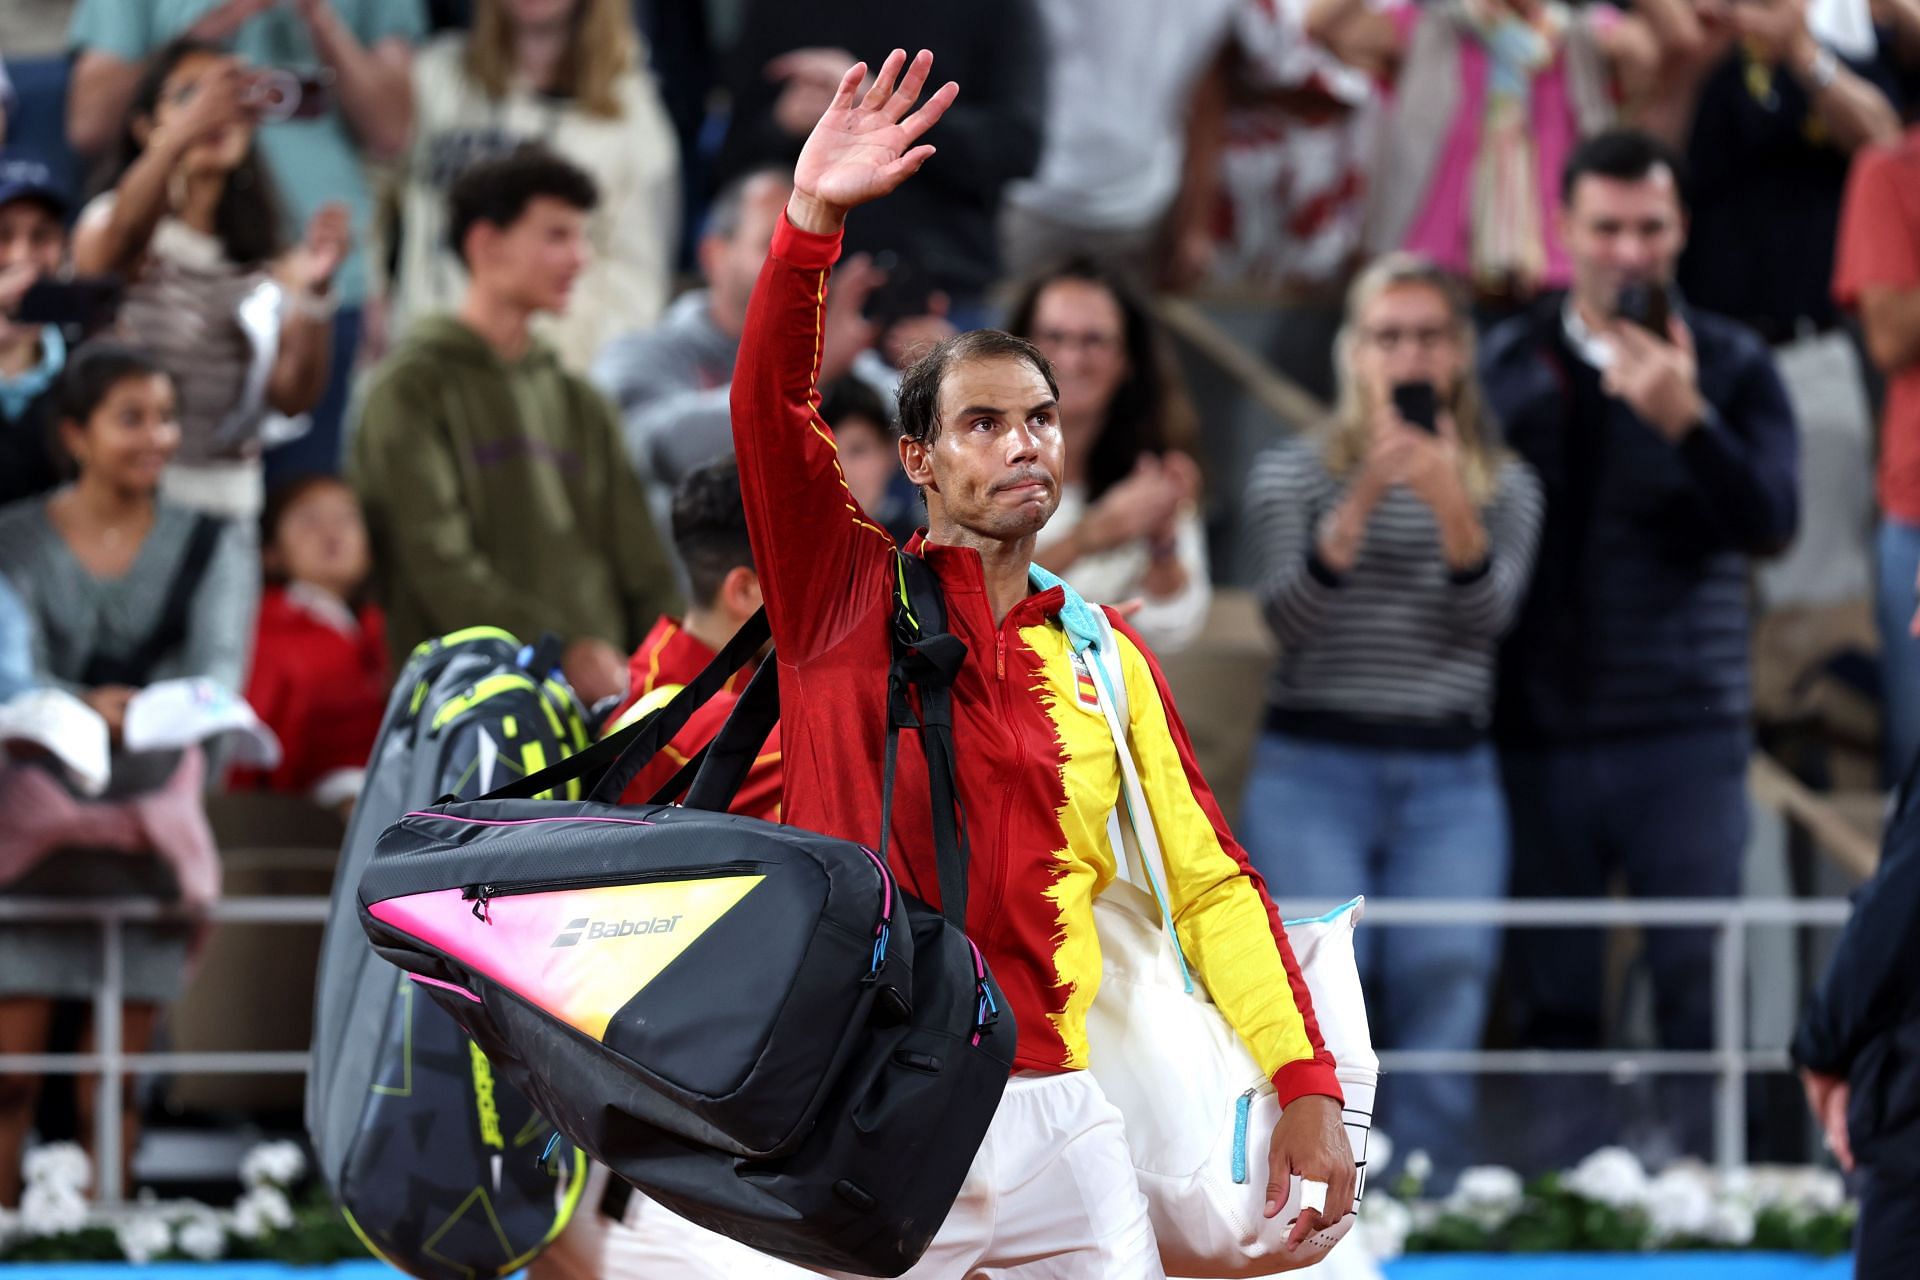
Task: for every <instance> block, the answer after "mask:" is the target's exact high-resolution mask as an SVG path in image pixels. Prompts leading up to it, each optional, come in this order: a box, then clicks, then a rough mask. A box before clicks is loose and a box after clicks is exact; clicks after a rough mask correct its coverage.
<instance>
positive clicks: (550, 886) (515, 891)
mask: <svg viewBox="0 0 1920 1280" xmlns="http://www.w3.org/2000/svg"><path fill="white" fill-rule="evenodd" d="M760 865H762V864H760V863H758V862H720V863H715V864H714V865H713V866H711V867H701V868H700V869H698V870H697V871H685V870H675V871H653V872H635V871H605V872H601V873H599V874H597V875H580V876H568V877H566V878H564V879H561V878H555V879H550V880H514V881H510V882H499V881H486V882H483V883H481V884H468V885H462V886H460V897H461V898H462V899H463V900H464V901H467V902H471V903H473V918H474V919H475V920H479V921H481V922H483V923H485V924H492V923H493V917H492V916H491V915H490V914H489V913H488V910H487V904H488V903H490V902H492V901H493V900H494V899H495V898H516V897H519V896H520V895H522V894H528V893H553V892H555V891H557V890H561V889H594V888H603V887H605V886H607V885H615V884H649V883H651V882H653V881H656V880H712V879H716V878H718V877H720V876H724V875H731V874H736V873H739V872H745V871H752V870H753V869H754V868H756V867H758V866H760Z"/></svg>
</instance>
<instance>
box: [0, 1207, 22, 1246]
mask: <svg viewBox="0 0 1920 1280" xmlns="http://www.w3.org/2000/svg"><path fill="white" fill-rule="evenodd" d="M19 1229H20V1222H19V1215H17V1214H15V1213H14V1211H13V1210H11V1209H9V1208H7V1206H5V1205H3V1204H0V1249H5V1248H6V1247H7V1241H9V1240H11V1239H13V1233H14V1232H15V1231H18V1230H19Z"/></svg>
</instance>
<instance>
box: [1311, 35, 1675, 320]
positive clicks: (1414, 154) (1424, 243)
mask: <svg viewBox="0 0 1920 1280" xmlns="http://www.w3.org/2000/svg"><path fill="white" fill-rule="evenodd" d="M1682 2H1683V0H1651V2H1650V5H1647V6H1642V7H1657V6H1659V5H1662V4H1678V3H1682ZM1306 22H1307V33H1308V34H1309V35H1310V36H1311V37H1312V38H1314V39H1316V40H1318V41H1320V42H1321V43H1323V44H1325V45H1326V46H1327V47H1328V48H1329V49H1331V50H1332V51H1333V52H1334V54H1335V55H1336V56H1338V57H1339V58H1340V59H1341V60H1342V61H1344V62H1347V63H1350V64H1351V65H1353V66H1356V67H1359V68H1361V69H1363V70H1367V71H1371V72H1374V73H1375V74H1377V75H1379V76H1380V77H1381V78H1382V79H1383V80H1384V81H1386V82H1387V83H1388V84H1389V85H1391V86H1392V102H1391V104H1390V106H1389V108H1388V111H1387V118H1386V120H1385V121H1384V123H1383V130H1382V137H1383V138H1384V139H1385V140H1386V145H1385V147H1384V148H1383V149H1382V151H1381V153H1380V156H1379V158H1378V161H1377V162H1376V164H1375V166H1374V170H1373V187H1372V194H1371V209H1370V211H1369V215H1368V220H1369V227H1368V242H1369V246H1370V248H1371V249H1372V250H1373V251H1374V252H1384V251H1386V250H1389V249H1400V248H1404V249H1411V250H1414V251H1416V252H1418V253H1421V254H1424V255H1425V256H1427V257H1429V258H1431V259H1432V260H1433V261H1435V262H1437V263H1439V264H1440V265H1441V266H1442V267H1445V268H1447V269H1448V270H1450V271H1453V272H1455V273H1456V274H1458V275H1460V276H1462V277H1464V278H1465V279H1467V280H1469V281H1470V282H1471V283H1472V285H1473V288H1474V290H1475V293H1476V296H1477V297H1478V298H1479V299H1480V301H1481V303H1482V305H1483V308H1485V310H1486V312H1487V313H1488V314H1491V315H1500V314H1506V313H1509V312H1511V311H1512V310H1514V309H1515V308H1517V307H1520V306H1524V305H1525V304H1526V302H1527V301H1528V299H1530V298H1532V297H1533V296H1534V295H1535V294H1536V293H1537V292H1539V291H1540V290H1542V289H1554V288H1560V287H1563V286H1564V285H1565V284H1566V283H1567V279H1568V272H1569V264H1568V261H1567V249H1566V246H1565V245H1564V244H1563V243H1562V242H1561V238H1560V235H1559V232H1558V229H1557V227H1556V226H1555V222H1554V185H1553V184H1554V179H1555V177H1556V176H1557V175H1558V174H1559V172H1560V169H1561V167H1562V165H1564V164H1565V162H1566V159H1567V156H1568V155H1569V154H1570V153H1571V152H1572V151H1573V149H1574V147H1575V146H1576V145H1577V144H1578V142H1579V140H1580V139H1581V138H1583V137H1586V136H1588V135H1590V134H1593V133H1595V132H1597V131H1599V130H1601V129H1604V128H1606V127H1607V126H1608V125H1609V124H1611V123H1612V122H1613V117H1614V109H1615V100H1614V92H1613V89H1612V86H1613V85H1614V84H1618V85H1619V86H1620V87H1621V89H1622V91H1623V92H1624V93H1625V94H1627V95H1628V96H1631V95H1632V94H1633V93H1634V92H1636V91H1637V90H1638V89H1639V88H1641V87H1642V86H1644V85H1645V84H1647V83H1648V82H1649V81H1650V80H1651V78H1652V75H1653V72H1654V68H1655V65H1656V63H1657V61H1658V52H1659V46H1658V42H1657V41H1656V39H1655V38H1654V34H1653V30H1654V28H1653V27H1652V26H1651V25H1650V24H1649V22H1648V21H1647V19H1645V18H1642V17H1638V16H1635V15H1629V14H1622V13H1621V12H1620V11H1619V10H1617V9H1615V8H1613V7H1612V6H1610V5H1606V4H1593V5H1588V6H1584V7H1581V8H1577V9H1569V8H1567V7H1566V6H1564V5H1561V4H1558V3H1553V2H1552V0H1443V2H1442V3H1438V4H1427V5H1417V4H1413V3H1409V2H1408V0H1391V2H1390V3H1388V4H1387V5H1385V6H1384V7H1381V8H1376V7H1374V6H1372V5H1369V4H1366V3H1363V0H1314V3H1313V4H1312V5H1311V6H1310V8H1309V10H1308V13H1307V20H1306Z"/></svg>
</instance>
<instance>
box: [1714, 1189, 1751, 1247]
mask: <svg viewBox="0 0 1920 1280" xmlns="http://www.w3.org/2000/svg"><path fill="white" fill-rule="evenodd" d="M1701 1234H1702V1235H1704V1236H1705V1237H1706V1238H1707V1239H1709V1240H1711V1241H1713V1242H1714V1243H1715V1244H1724V1245H1728V1246H1730V1247H1732V1248H1735V1249H1744V1248H1746V1247H1747V1246H1748V1245H1750V1244H1752V1243H1753V1208H1752V1206H1751V1205H1748V1204H1745V1203H1743V1202H1741V1201H1739V1200H1736V1199H1733V1198H1731V1197H1727V1198H1723V1199H1722V1200H1721V1201H1720V1203H1718V1204H1716V1205H1714V1206H1713V1212H1712V1213H1711V1214H1709V1215H1708V1216H1707V1229H1706V1230H1705V1231H1703V1232H1702V1233H1701Z"/></svg>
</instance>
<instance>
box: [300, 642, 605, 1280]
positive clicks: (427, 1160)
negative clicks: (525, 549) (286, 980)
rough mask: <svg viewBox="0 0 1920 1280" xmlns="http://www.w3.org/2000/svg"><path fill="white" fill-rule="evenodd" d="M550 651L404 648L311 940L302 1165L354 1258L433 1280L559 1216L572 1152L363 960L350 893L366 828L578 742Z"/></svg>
mask: <svg viewBox="0 0 1920 1280" xmlns="http://www.w3.org/2000/svg"><path fill="white" fill-rule="evenodd" d="M553 648H554V646H551V645H549V646H547V647H546V648H545V649H544V650H543V651H536V650H535V649H534V648H532V647H523V646H522V645H521V644H520V642H519V641H518V640H516V639H515V638H514V637H513V636H511V635H509V634H508V633H506V632H505V631H501V630H499V629H498V628H495V627H474V628H470V629H468V630H465V631H459V632H455V633H454V634H452V635H449V636H445V637H443V638H441V639H438V640H429V641H427V642H426V643H424V644H422V645H421V646H420V647H419V648H417V649H415V650H414V652H413V655H412V656H411V657H410V658H409V659H408V661H407V665H406V668H405V669H404V670H403V671H402V672H401V673H400V679H399V682H398V683H397V684H396V685H395V687H394V691H393V693H392V695H391V696H390V697H389V699H388V702H387V711H386V716H385V718H384V719H383V720H382V722H381V726H380V736H379V738H378V739H377V740H376V742H375V745H374V749H373V754H372V755H371V756H370V757H369V761H368V766H367V779H366V785H365V787H364V788H363V790H362V791H361V794H360V799H359V803H358V804H357V806H356V807H355V809H354V814H353V821H352V822H351V824H350V825H349V826H348V828H347V835H346V841H345V844H344V845H343V846H342V850H341V856H340V865H339V869H338V871H337V872H336V874H335V877H334V886H333V904H332V909H331V911H330V912H329V915H328V919H327V928H326V933H325V935H324V937H323V939H322V943H321V962H320V971H319V975H318V978H317V980H316V982H315V991H314V1023H313V1025H314V1035H313V1065H312V1068H311V1070H310V1072H309V1074H308V1077H307V1132H308V1134H309V1136H310V1137H311V1138H312V1141H313V1149H314V1155H315V1160H316V1163H317V1165H318V1167H319V1170H320V1173H321V1175H322V1176H323V1177H324V1178H325V1180H326V1183H327V1187H328V1189H329V1190H330V1191H331V1192H332V1194H333V1197H334V1199H335V1201H336V1202H337V1203H338V1204H339V1206H340V1208H341V1211H342V1213H343V1214H344V1215H345V1217H346V1220H347V1222H348V1224H349V1225H350V1226H352V1228H353V1230H354V1231H355V1233H356V1234H358V1235H359V1237H360V1239H361V1241H362V1242H363V1243H365V1244H366V1246H367V1247H368V1249H369V1250H371V1251H372V1252H373V1253H374V1254H375V1255H376V1256H377V1257H379V1258H380V1259H381V1260H383V1261H385V1262H387V1263H389V1264H391V1265H393V1266H395V1267H397V1268H399V1269H401V1270H404V1271H408V1272H410V1273H412V1274H413V1275H416V1276H422V1277H431V1278H432V1280H475V1277H480V1276H499V1275H507V1274H510V1273H512V1272H514V1271H517V1270H519V1269H520V1268H521V1267H523V1266H525V1265H526V1264H527V1262H528V1261H529V1260H531V1259H532V1258H533V1257H534V1255H535V1254H537V1253H538V1252H539V1251H540V1250H541V1249H542V1248H544V1247H545V1246H546V1245H547V1244H548V1243H550V1242H551V1241H552V1240H553V1239H554V1237H555V1236H557V1235H558V1234H559V1233H560V1230H561V1228H563V1227H564V1226H565V1225H566V1223H567V1221H568V1219H569V1217H570V1216H571V1215H572V1213H573V1211H574V1208H575V1206H576V1205H577V1203H578V1201H579V1198H580V1195H581V1192H582V1190H583V1189H584V1186H585V1181H586V1169H587V1165H586V1158H585V1157H584V1156H583V1155H581V1154H580V1153H579V1152H578V1151H577V1150H575V1149H574V1148H572V1147H570V1146H569V1147H567V1148H565V1149H564V1150H560V1151H547V1150H546V1149H547V1148H548V1145H549V1142H550V1139H551V1138H552V1136H553V1126H552V1125H550V1124H548V1123H547V1121H546V1120H545V1118H543V1117H542V1116H541V1115H540V1113H539V1112H538V1111H536V1110H535V1109H534V1107H533V1104H532V1103H531V1102H529V1101H528V1100H527V1098H526V1096H525V1095H524V1094H523V1093H521V1092H520V1091H519V1090H517V1089H515V1088H514V1087H513V1086H512V1085H511V1084H510V1083H509V1082H508V1081H507V1080H505V1079H503V1078H501V1077H500V1076H499V1075H497V1074H496V1073H495V1071H494V1069H493V1065H492V1063H490V1062H489V1061H488V1060H487V1057H486V1055H485V1054H484V1053H483V1052H482V1051H481V1049H480V1048H479V1046H477V1045H476V1044H475V1042H474V1039H473V1037H472V1036H470V1035H468V1034H467V1032H466V1031H465V1030H463V1029H462V1028H461V1026H460V1024H459V1023H458V1022H456V1021H455V1020H454V1019H452V1018H449V1017H448V1016H447V1015H446V1013H445V1012H444V1011H443V1010H442V1009H441V1008H440V1006H439V1005H437V1004H435V1003H434V1002H433V1001H432V1000H429V999H426V998H425V997H424V995H423V994H422V991H421V988H420V987H419V985H418V984H416V983H414V982H411V981H409V980H408V978H407V975H406V974H404V973H402V972H401V971H400V970H399V969H396V968H395V967H394V966H393V965H391V964H389V963H388V962H387V961H385V960H382V959H381V958H380V957H379V956H377V955H375V954H374V951H373V948H371V947H369V946H368V945H367V937H366V934H365V932H364V931H363V930H362V929H361V928H360V923H359V919H358V909H359V902H358V899H357V898H356V897H355V889H356V888H357V886H358V885H359V882H360V877H361V875H362V874H363V873H364V872H365V870H366V867H367V866H368V864H369V863H370V862H371V861H372V860H373V859H375V858H376V857H378V856H379V855H378V853H377V852H376V849H375V842H376V840H377V839H378V837H379V834H380V832H381V831H382V830H384V829H385V828H386V827H387V826H389V825H390V824H392V823H393V822H395V821H397V820H398V819H399V818H400V817H401V816H402V815H403V814H405V813H407V812H409V811H410V810H413V809H418V808H421V807H423V806H426V805H430V804H433V803H434V802H435V801H437V800H440V799H443V798H445V797H450V796H462V795H464V796H474V795H479V794H481V793H482V792H484V791H489V790H492V789H493V788H494V787H496V786H497V785H499V784H500V782H502V781H503V780H505V779H510V778H519V777H523V776H525V775H526V774H529V773H537V772H539V771H540V770H542V769H544V768H546V767H547V766H548V765H549V764H551V763H552V762H553V761H556V760H558V759H560V758H562V757H563V756H566V755H568V754H570V753H572V752H575V751H578V750H580V749H581V748H582V747H584V746H586V745H587V732H586V726H585V723H584V721H583V719H582V716H581V712H580V708H579V704H578V702H577V701H576V699H575V698H574V696H573V694H572V692H571V691H570V690H568V689H567V688H566V686H565V685H563V684H562V683H560V682H559V681H558V680H555V679H553V678H552V675H551V669H552V666H553V654H552V650H553ZM560 794H563V795H565V794H573V795H578V794H579V790H578V788H577V787H574V788H572V789H571V790H569V789H568V788H565V787H562V789H561V792H560ZM543 1152H546V1158H544V1159H542V1158H541V1156H542V1153H543Z"/></svg>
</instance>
